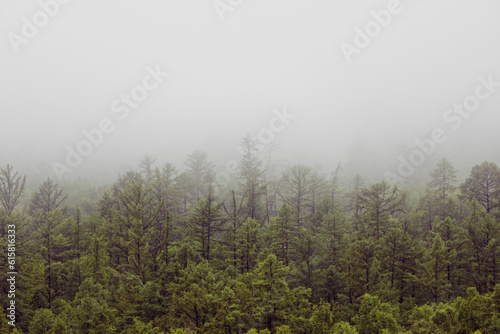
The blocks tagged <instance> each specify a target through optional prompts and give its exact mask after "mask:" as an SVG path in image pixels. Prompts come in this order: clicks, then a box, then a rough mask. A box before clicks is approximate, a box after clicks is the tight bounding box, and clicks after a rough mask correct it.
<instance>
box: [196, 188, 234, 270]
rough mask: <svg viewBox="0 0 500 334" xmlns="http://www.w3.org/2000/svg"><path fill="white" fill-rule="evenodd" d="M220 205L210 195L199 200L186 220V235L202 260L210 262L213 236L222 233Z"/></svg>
mask: <svg viewBox="0 0 500 334" xmlns="http://www.w3.org/2000/svg"><path fill="white" fill-rule="evenodd" d="M221 209H222V203H216V202H215V198H214V197H213V196H212V195H208V196H207V198H206V199H205V200H201V201H200V202H199V203H198V205H197V206H196V207H195V208H194V212H193V213H192V215H191V216H190V218H189V220H188V225H187V227H188V233H189V236H190V237H191V239H192V241H193V243H194V245H195V247H196V249H197V250H198V251H199V253H200V255H201V257H202V258H204V259H205V260H207V261H209V262H210V259H211V257H210V255H211V250H212V245H213V243H214V236H215V235H216V234H218V233H220V232H222V231H223V228H224V224H225V220H224V218H223V217H222V214H221Z"/></svg>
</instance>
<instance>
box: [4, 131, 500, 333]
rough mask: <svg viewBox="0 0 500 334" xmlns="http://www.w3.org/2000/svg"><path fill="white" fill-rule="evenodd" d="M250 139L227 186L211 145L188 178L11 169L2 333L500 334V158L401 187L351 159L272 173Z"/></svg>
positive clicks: (192, 160) (448, 167)
mask: <svg viewBox="0 0 500 334" xmlns="http://www.w3.org/2000/svg"><path fill="white" fill-rule="evenodd" d="M242 147H243V150H244V155H243V156H242V159H241V161H240V165H239V168H238V177H237V179H236V180H233V182H231V183H230V184H228V185H226V186H224V187H220V186H219V185H218V184H217V180H216V178H215V173H214V168H215V166H214V165H213V163H212V162H211V161H210V160H209V158H208V156H207V154H206V153H205V152H202V151H194V152H193V153H191V154H189V155H188V156H187V159H186V161H185V170H184V171H182V172H179V170H178V169H177V168H176V167H175V166H174V165H172V164H170V163H166V164H164V165H162V166H157V165H156V163H155V160H154V159H153V158H152V157H149V156H146V157H145V158H144V159H143V160H142V161H141V163H140V164H139V166H138V168H137V170H134V171H129V172H126V173H124V174H123V175H120V176H119V177H118V178H117V180H116V181H115V182H114V183H113V184H112V185H110V186H108V187H105V189H103V190H102V191H97V190H96V189H95V188H94V189H93V190H92V191H85V190H84V189H83V187H81V185H79V184H73V185H72V184H71V183H68V186H69V188H68V187H66V188H64V189H63V187H62V185H60V184H58V183H56V182H54V181H53V180H51V179H47V180H45V181H44V182H43V183H42V184H40V185H39V187H38V189H36V190H35V191H33V192H32V193H31V194H26V176H23V175H20V174H19V173H18V172H16V171H15V170H14V168H13V167H12V166H10V165H7V166H5V167H2V168H0V204H1V206H0V233H1V234H2V238H1V243H2V246H3V251H2V252H1V254H0V263H1V268H3V269H2V270H1V271H0V289H1V290H2V293H1V294H0V301H1V302H2V305H3V306H4V309H3V312H4V315H2V320H1V321H0V332H1V333H14V332H15V333H157V334H158V333H177V334H182V333H363V334H364V333H433V334H434V333H499V332H500V319H499V318H500V317H499V316H500V313H499V312H500V285H499V286H497V285H496V283H497V282H498V280H499V273H500V263H499V260H498V256H499V252H500V224H499V219H500V170H499V169H498V167H497V166H496V165H495V164H494V163H491V162H484V163H482V164H480V165H476V166H474V167H472V169H471V171H470V175H469V177H467V178H466V179H465V180H461V183H459V180H457V176H456V175H457V172H456V170H455V168H454V166H453V164H452V162H450V161H448V160H447V159H445V158H443V159H442V160H440V161H439V162H438V163H437V165H436V166H435V168H434V169H433V171H432V172H431V173H430V175H429V180H428V182H427V183H425V184H412V185H402V186H396V185H391V184H388V183H387V182H385V181H382V182H378V183H371V184H369V183H368V182H367V181H366V180H364V179H363V177H362V176H361V175H359V174H354V175H352V174H350V176H349V177H346V173H345V172H346V171H345V170H343V168H342V166H341V165H340V164H339V165H338V166H337V168H336V169H335V170H334V171H333V172H332V173H331V174H330V175H323V174H321V173H319V172H317V171H315V170H314V169H313V168H311V167H309V166H306V165H301V164H297V165H293V166H290V167H288V168H287V169H286V170H284V171H283V173H282V174H281V175H279V176H278V177H270V173H269V172H268V171H269V170H268V169H266V168H265V167H264V164H263V162H262V159H260V158H259V154H258V150H257V148H256V143H255V142H253V141H252V140H251V139H250V138H248V137H246V138H244V139H243V141H242ZM72 193H73V195H72ZM23 196H24V197H23ZM23 198H25V199H23ZM8 225H15V226H16V241H17V242H16V266H17V270H18V272H19V274H18V280H17V289H16V306H17V311H16V317H17V321H16V326H15V327H13V326H10V325H9V324H8V323H7V320H8V319H7V318H6V316H5V312H6V307H7V305H8V303H9V300H8V297H7V293H8V289H9V287H8V282H7V278H8V277H7V274H6V272H7V271H8V270H6V268H7V261H8V259H7V226H8Z"/></svg>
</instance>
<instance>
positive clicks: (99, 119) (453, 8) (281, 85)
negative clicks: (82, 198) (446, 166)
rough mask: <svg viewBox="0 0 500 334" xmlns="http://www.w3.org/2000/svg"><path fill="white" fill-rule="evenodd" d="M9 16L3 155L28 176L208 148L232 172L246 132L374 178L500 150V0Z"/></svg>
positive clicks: (211, 5)
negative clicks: (408, 164)
mask: <svg viewBox="0 0 500 334" xmlns="http://www.w3.org/2000/svg"><path fill="white" fill-rule="evenodd" d="M40 13H42V14H40ZM387 14H388V15H387ZM0 20H1V22H2V24H1V26H0V29H2V32H1V33H2V34H3V36H4V38H3V39H2V42H1V43H2V47H0V57H1V59H0V60H1V61H0V73H1V76H0V78H1V79H0V89H1V99H0V110H1V116H2V117H1V125H2V126H1V130H0V165H2V166H3V165H5V164H7V163H9V164H12V165H14V166H15V167H16V168H17V169H20V170H22V171H24V172H26V173H29V174H30V175H39V176H40V177H47V176H50V177H52V178H60V179H61V178H62V179H72V178H78V177H85V178H90V179H95V180H96V181H99V182H101V181H103V180H107V178H108V177H110V178H113V177H115V176H116V174H117V173H120V172H122V171H124V170H126V169H128V168H135V167H136V166H137V165H138V163H139V161H140V160H141V158H142V157H143V156H144V155H146V154H148V155H151V156H154V157H155V158H156V159H157V161H158V162H172V163H173V164H175V165H176V166H177V167H178V168H180V169H182V164H183V161H184V160H185V158H186V156H187V155H188V154H189V153H191V152H192V151H194V150H196V149H200V150H204V151H206V152H207V153H208V154H209V158H210V159H211V160H213V161H214V163H215V164H216V165H217V170H218V171H224V170H225V169H227V168H228V167H227V166H228V163H230V162H231V161H238V160H239V159H240V158H241V155H240V153H239V151H238V143H239V142H240V141H241V139H242V138H243V137H244V136H246V135H247V134H249V135H250V136H256V137H257V139H258V140H259V141H260V142H261V143H262V144H265V145H263V146H264V147H265V148H266V149H269V148H270V147H271V145H267V144H268V142H270V141H271V139H272V147H273V151H272V157H273V159H275V160H276V161H278V160H279V161H284V162H286V163H287V164H293V163H302V164H308V165H311V166H314V167H317V168H319V169H321V170H322V171H325V172H329V171H331V170H333V169H334V168H335V167H336V166H337V164H338V163H339V162H342V165H343V166H344V168H346V169H349V170H352V171H359V172H361V173H363V174H364V175H366V176H367V177H369V178H372V179H382V178H384V177H386V178H387V176H388V175H389V174H387V173H388V172H390V173H393V174H394V175H397V176H398V181H401V182H406V180H407V179H415V178H416V179H419V178H425V175H426V173H428V170H429V168H432V166H433V164H435V162H436V161H438V160H439V159H441V158H442V157H447V158H448V159H449V160H450V161H452V162H453V164H454V165H455V166H456V168H457V169H458V170H459V172H460V173H461V174H460V175H464V174H466V173H468V172H469V171H470V168H471V167H472V166H473V165H475V164H478V163H481V162H482V161H491V162H495V163H500V141H499V132H498V126H499V124H500V85H499V84H498V82H500V63H499V59H500V43H499V41H500V3H499V2H498V1H495V0H476V1H465V0H453V1H452V0H443V1H428V0H427V1H425V0H420V1H410V0H401V1H395V0H392V1H367V0H365V1H360V0H349V1H347V0H344V1H331V0H316V1H305V0H302V1H299V0H275V1H263V0H260V1H259V0H252V1H251V0H245V1H238V0H232V1H230V0H220V1H213V0H204V1H200V0H197V1H172V0H164V1H159V0H151V1H124V0H120V1H119V0H109V1H105V2H104V1H96V0H86V1H76V0H73V1H67V0H65V1H62V0H60V1H59V0H58V1H56V0H53V1H49V0H41V1H22V2H21V1H15V0H0ZM367 27H368V29H370V27H372V29H375V30H371V31H368V32H367V30H366V29H367ZM377 27H378V28H377ZM376 29H378V31H377V30H376ZM360 32H361V33H360ZM370 35H371V36H372V37H370ZM354 50H355V51H354ZM167 73H168V75H167ZM137 87H139V88H137ZM144 87H145V88H144ZM134 94H135V96H136V97H137V100H135V102H134V101H129V102H128V103H127V102H125V100H124V96H130V95H134ZM478 94H479V96H480V97H481V98H479V96H478ZM471 96H472V97H473V98H470V97H471ZM474 96H478V97H477V98H474ZM139 100H140V101H139ZM474 102H478V105H474ZM463 103H469V105H468V106H466V107H467V108H470V109H471V110H472V111H471V112H469V111H467V110H468V109H466V111H462V113H459V112H457V111H453V110H451V109H453V107H454V105H456V104H463ZM448 110H450V111H448ZM462 110H463V109H462ZM94 129H99V130H98V131H99V133H102V137H100V136H99V135H97V134H96V135H95V136H94V137H93V140H94V141H95V144H92V143H91V147H90V148H88V147H87V148H85V147H83V146H82V147H80V148H81V149H82V150H83V151H82V152H86V154H87V153H88V154H87V155H86V156H83V155H82V156H80V159H77V158H73V161H72V163H73V165H74V167H72V166H69V164H68V162H67V156H68V152H69V151H68V147H69V148H70V149H71V150H75V152H76V153H78V152H77V151H78V144H79V143H81V142H82V141H87V142H89V139H88V138H87V137H86V136H85V134H84V133H83V132H84V131H87V132H88V133H94V134H95V133H96V132H92V130H94ZM436 129H438V131H434V130H436ZM104 130H106V131H107V132H108V133H105V131H104ZM439 130H440V131H439ZM433 131H434V134H433ZM433 136H434V137H435V138H439V140H441V141H440V142H436V141H434V143H433V144H429V145H430V146H429V145H428V146H427V151H428V152H427V153H425V152H424V153H422V154H420V153H419V154H420V155H418V154H417V155H415V154H414V155H413V156H412V158H414V159H417V158H418V159H420V160H419V162H418V164H417V165H418V166H414V169H415V171H412V172H409V171H408V170H407V169H408V168H406V170H405V168H403V167H401V166H400V165H401V161H400V157H403V158H404V159H406V160H409V159H410V157H411V154H412V152H414V151H415V150H417V149H418V146H417V145H416V143H415V141H416V140H420V142H425V140H429V138H431V139H430V140H433V139H432V138H433ZM85 149H87V151H85ZM420 150H421V151H422V150H424V149H420ZM418 159H417V160H418ZM61 166H64V167H63V170H62V171H61V168H62V167H61ZM57 168H59V172H56V169H57ZM398 168H399V169H400V172H398ZM401 171H403V173H401ZM402 174H404V175H402Z"/></svg>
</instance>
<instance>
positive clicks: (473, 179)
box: [460, 162, 500, 213]
mask: <svg viewBox="0 0 500 334" xmlns="http://www.w3.org/2000/svg"><path fill="white" fill-rule="evenodd" d="M460 191H461V192H462V194H463V195H464V196H465V198H467V199H468V200H472V199H473V198H475V199H476V200H477V201H478V202H479V203H480V204H481V205H482V206H483V207H484V208H485V210H486V212H487V213H490V211H492V210H494V209H496V208H497V207H498V206H499V205H500V202H499V201H500V170H499V169H498V166H497V165H496V164H494V163H492V162H483V163H482V164H481V165H476V166H474V167H473V168H472V170H471V172H470V177H469V178H467V179H466V180H465V181H464V182H463V183H462V184H461V185H460Z"/></svg>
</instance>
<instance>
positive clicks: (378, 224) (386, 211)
mask: <svg viewBox="0 0 500 334" xmlns="http://www.w3.org/2000/svg"><path fill="white" fill-rule="evenodd" d="M358 200H359V203H360V209H361V210H360V211H361V215H362V218H363V220H364V222H365V225H366V226H365V229H367V230H366V233H368V235H371V236H375V238H376V239H377V240H378V239H380V237H381V236H382V235H383V234H384V232H385V231H386V230H387V229H388V228H389V227H390V226H389V225H390V224H389V223H390V217H391V215H393V214H395V213H396V212H401V211H403V206H404V204H405V201H406V194H405V193H403V194H401V193H400V192H399V190H398V187H397V186H394V187H393V188H392V189H391V187H390V185H389V184H388V183H386V182H385V181H383V182H381V183H376V184H373V185H372V186H371V187H370V188H369V189H368V188H364V189H363V190H362V191H361V193H360V195H359V196H358Z"/></svg>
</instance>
